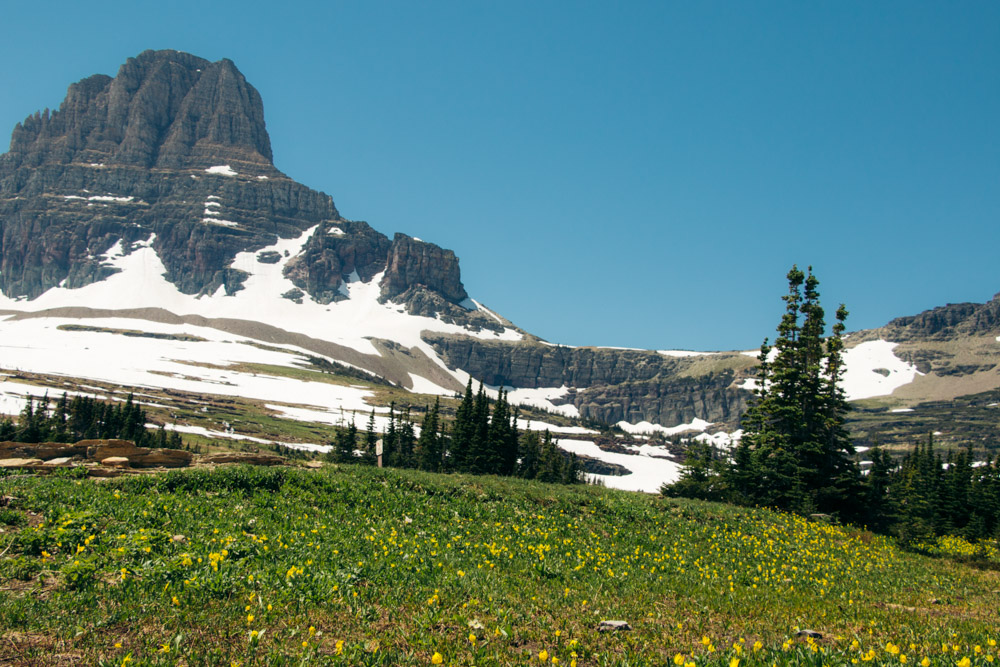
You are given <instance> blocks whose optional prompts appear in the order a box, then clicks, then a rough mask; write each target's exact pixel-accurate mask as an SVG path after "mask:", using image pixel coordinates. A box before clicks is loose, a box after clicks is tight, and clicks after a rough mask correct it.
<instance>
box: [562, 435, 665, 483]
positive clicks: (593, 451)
mask: <svg viewBox="0 0 1000 667" xmlns="http://www.w3.org/2000/svg"><path fill="white" fill-rule="evenodd" d="M556 444H557V445H558V446H559V447H560V448H561V449H563V450H565V451H567V452H572V453H573V454H576V455H578V456H589V457H591V458H595V459H598V460H600V461H605V462H607V463H614V464H617V465H620V466H622V467H623V468H626V469H628V470H629V471H630V474H628V475H594V474H590V475H587V477H588V478H589V479H592V480H599V481H600V482H601V483H603V484H604V485H605V486H607V487H609V488H612V489H623V490H626V491H644V492H646V493H657V492H658V491H659V490H660V486H661V485H662V484H663V483H664V482H675V481H677V480H678V479H679V478H680V471H681V466H680V465H678V464H677V463H674V462H673V461H668V460H666V459H664V458H662V457H658V456H649V455H635V454H620V453H615V452H606V451H604V450H603V449H601V448H600V447H598V446H597V445H596V444H594V443H593V442H592V441H589V440H568V439H559V440H556Z"/></svg>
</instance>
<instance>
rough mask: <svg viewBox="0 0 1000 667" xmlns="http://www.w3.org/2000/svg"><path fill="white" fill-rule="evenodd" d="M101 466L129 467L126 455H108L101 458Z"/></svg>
mask: <svg viewBox="0 0 1000 667" xmlns="http://www.w3.org/2000/svg"><path fill="white" fill-rule="evenodd" d="M101 465H102V466H108V467H109V468H131V467H132V466H131V465H129V460H128V457H125V456H109V457H107V458H103V459H101Z"/></svg>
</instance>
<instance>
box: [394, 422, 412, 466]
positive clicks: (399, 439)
mask: <svg viewBox="0 0 1000 667" xmlns="http://www.w3.org/2000/svg"><path fill="white" fill-rule="evenodd" d="M415 441H416V434H415V433H414V431H413V422H412V421H411V420H410V409H409V408H407V409H406V412H404V413H403V415H402V417H401V418H400V425H399V429H398V430H397V432H396V465H397V466H399V467H400V468H412V467H414V460H413V448H414V444H415Z"/></svg>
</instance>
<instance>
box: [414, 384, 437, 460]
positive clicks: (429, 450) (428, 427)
mask: <svg viewBox="0 0 1000 667" xmlns="http://www.w3.org/2000/svg"><path fill="white" fill-rule="evenodd" d="M440 412H441V399H440V398H435V399H434V407H433V408H431V409H430V410H428V411H427V414H426V415H424V420H423V422H422V423H421V424H420V438H419V439H418V440H417V447H416V458H417V467H419V468H420V469H421V470H430V471H431V472H437V471H438V470H440V469H441V464H442V461H441V450H442V447H441V435H440V433H438V431H439V430H440V428H441V426H440V421H441V417H440Z"/></svg>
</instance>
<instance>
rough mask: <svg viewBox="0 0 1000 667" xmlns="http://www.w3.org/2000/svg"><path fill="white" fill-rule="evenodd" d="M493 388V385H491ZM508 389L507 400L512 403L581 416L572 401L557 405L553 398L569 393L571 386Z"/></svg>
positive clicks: (506, 388)
mask: <svg viewBox="0 0 1000 667" xmlns="http://www.w3.org/2000/svg"><path fill="white" fill-rule="evenodd" d="M491 388H492V387H491ZM504 389H505V390H506V391H507V401H508V402H509V403H510V404H511V405H530V406H533V407H536V408H541V409H543V410H548V411H549V412H555V413H557V414H561V415H566V416H567V417H579V416H580V411H579V410H578V409H577V407H576V406H575V405H573V404H572V403H566V404H563V405H556V404H555V403H553V402H552V401H553V400H556V399H560V398H564V397H565V396H566V394H567V393H569V387H567V386H566V385H563V386H561V387H538V388H537V389H516V388H514V387H504Z"/></svg>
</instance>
